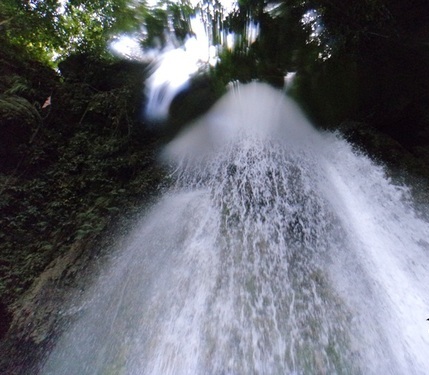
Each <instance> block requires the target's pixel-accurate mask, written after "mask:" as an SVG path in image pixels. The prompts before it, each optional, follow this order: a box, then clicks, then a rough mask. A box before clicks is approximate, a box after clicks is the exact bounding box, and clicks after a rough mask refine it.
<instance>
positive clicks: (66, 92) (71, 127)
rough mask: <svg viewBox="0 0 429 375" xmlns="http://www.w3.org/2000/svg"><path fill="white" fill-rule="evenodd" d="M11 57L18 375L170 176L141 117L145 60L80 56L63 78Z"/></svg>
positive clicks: (4, 151) (7, 254) (11, 287)
mask: <svg viewBox="0 0 429 375" xmlns="http://www.w3.org/2000/svg"><path fill="white" fill-rule="evenodd" d="M0 62H1V63H0V67H1V68H0V87H1V92H2V94H1V95H0V228H1V231H0V243H1V244H0V259H1V260H0V275H1V276H0V315H1V316H0V321H1V322H2V324H1V329H0V334H1V338H2V341H1V348H2V353H6V354H8V355H2V358H1V366H0V373H2V374H3V373H7V374H14V373H17V374H19V373H28V372H25V371H28V369H29V368H30V367H31V366H32V365H31V363H32V362H33V361H36V358H37V356H38V353H40V352H41V350H42V348H44V347H46V345H49V342H50V339H52V337H53V336H54V334H55V332H56V327H57V324H58V322H59V321H60V320H61V319H62V318H61V316H60V314H59V313H58V312H59V310H60V309H61V307H60V306H61V305H62V304H63V303H66V302H65V300H66V298H65V297H66V296H67V295H70V294H73V293H77V292H76V291H79V290H80V288H84V285H83V284H80V282H81V281H82V280H88V278H90V277H91V274H92V273H94V272H95V271H94V267H95V265H94V264H95V263H96V262H95V259H97V258H99V257H100V256H101V254H102V253H103V251H105V252H108V251H107V250H106V249H107V248H108V247H109V246H108V243H109V241H110V242H113V234H112V233H115V234H116V235H118V236H119V235H120V233H118V227H120V228H122V229H123V231H125V232H126V228H127V224H126V222H125V220H123V219H120V218H121V217H123V216H124V213H125V212H126V213H127V216H133V215H134V214H135V213H137V212H138V211H139V210H140V209H141V207H142V206H144V205H145V203H147V202H148V201H150V200H151V199H152V198H153V197H154V196H156V194H157V189H158V186H159V184H160V182H161V180H163V174H164V173H163V171H162V169H161V168H160V167H159V166H158V164H157V162H156V160H155V159H156V158H155V152H156V150H157V149H158V147H159V144H160V140H159V136H155V135H154V134H152V133H149V132H147V131H146V130H145V126H144V124H143V123H142V121H141V116H140V111H141V107H142V105H143V97H142V94H143V82H144V75H145V66H142V65H139V64H135V63H128V62H123V61H114V60H105V59H101V58H97V57H94V56H88V55H80V56H74V57H71V58H70V59H69V61H65V62H64V63H63V64H60V69H61V75H60V74H58V73H56V72H55V71H54V70H52V69H51V68H49V67H46V66H44V65H42V64H40V63H38V62H34V61H31V60H28V59H27V58H26V57H25V56H24V55H22V54H20V53H19V51H16V50H13V49H8V48H7V46H5V45H2V47H1V48H0ZM164 183H167V182H165V180H164ZM102 239H103V240H102ZM103 249H104V250H103ZM94 262H95V263H94ZM85 275H86V276H85ZM67 299H68V298H67Z"/></svg>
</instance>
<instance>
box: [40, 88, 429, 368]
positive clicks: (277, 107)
mask: <svg viewBox="0 0 429 375" xmlns="http://www.w3.org/2000/svg"><path fill="white" fill-rule="evenodd" d="M164 157H165V159H166V160H167V161H170V162H172V163H174V164H175V168H176V170H175V176H176V177H177V183H176V186H175V187H174V189H172V191H170V193H168V194H166V195H165V196H164V197H163V198H162V199H161V200H160V202H159V203H158V204H157V205H156V206H155V207H153V209H152V211H151V213H149V214H148V215H147V216H146V217H145V218H144V219H143V220H142V222H141V223H140V224H139V226H138V229H137V230H136V231H135V233H134V235H133V236H132V237H131V238H130V239H129V243H128V245H127V246H126V247H125V248H124V249H122V250H121V252H120V256H119V257H118V259H117V261H116V262H115V263H114V264H113V265H112V267H111V269H110V270H106V273H105V274H104V276H103V277H102V278H101V279H100V280H98V281H97V282H96V283H95V286H94V288H93V290H92V292H91V294H90V295H89V296H88V299H87V300H86V301H85V302H84V303H83V305H82V306H83V307H82V309H81V312H80V317H79V318H78V319H77V321H76V323H75V324H74V325H73V326H72V327H71V329H70V330H69V331H68V332H66V334H65V335H64V336H63V337H62V338H61V339H60V340H59V342H58V344H57V346H56V348H54V350H53V352H52V353H51V355H50V357H49V358H48V360H47V362H46V364H45V367H44V369H43V371H42V373H43V374H46V375H48V374H54V375H61V374H63V375H74V374H76V375H84V374H99V375H101V374H103V375H107V374H127V375H128V374H130V375H137V374H160V375H166V374H178V375H181V374H234V375H235V374H377V375H379V374H407V375H408V374H428V373H429V333H428V325H427V322H426V318H427V317H428V316H429V292H428V286H429V272H428V264H429V262H428V260H429V259H428V258H429V257H428V251H429V244H428V242H427V241H428V239H429V225H428V223H426V222H424V221H422V220H421V219H419V218H418V217H417V216H416V214H415V212H414V210H413V207H412V205H411V203H410V201H409V199H408V192H407V189H406V188H404V187H398V186H394V185H393V184H392V183H390V182H389V180H388V179H387V178H386V177H385V175H384V172H383V169H382V168H380V167H378V166H376V165H374V164H373V163H372V162H371V161H370V160H369V159H368V158H367V157H365V156H363V155H358V154H356V153H355V152H353V150H352V148H351V146H350V145H349V144H348V143H347V142H345V141H344V140H342V139H340V138H339V137H338V136H336V135H333V134H321V133H318V132H316V131H315V130H313V128H312V127H311V126H310V125H309V124H308V122H307V120H306V119H305V118H304V117H303V116H302V114H301V113H300V111H299V110H298V109H297V108H296V107H295V105H294V104H293V103H291V102H290V101H289V100H287V99H286V98H284V96H283V95H282V94H281V93H279V92H277V91H275V90H273V89H271V88H269V87H268V86H265V85H262V84H256V83H254V84H250V85H247V86H239V87H238V88H235V89H234V90H232V91H231V92H230V93H229V94H227V96H226V97H225V98H224V99H222V100H221V101H220V103H218V104H217V105H216V106H215V107H214V108H213V109H212V111H211V112H210V113H209V114H207V116H205V117H204V118H203V119H201V120H200V121H199V122H198V123H196V124H194V126H193V127H191V128H190V129H189V130H187V132H186V133H185V134H182V135H181V136H180V137H179V138H178V139H177V140H175V141H173V142H172V143H171V144H170V145H169V146H168V147H167V148H166V150H165V152H164Z"/></svg>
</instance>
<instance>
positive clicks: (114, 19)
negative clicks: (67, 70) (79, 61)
mask: <svg viewBox="0 0 429 375" xmlns="http://www.w3.org/2000/svg"><path fill="white" fill-rule="evenodd" d="M134 16H135V15H134V12H133V10H132V8H131V7H129V6H128V0H90V1H80V0H69V1H66V2H65V3H64V6H63V7H62V6H61V2H60V1H59V0H49V1H42V0H33V1H30V2H22V1H17V0H3V1H2V2H1V3H0V29H3V31H4V35H3V38H4V39H5V40H7V41H8V42H9V43H11V44H13V45H16V46H20V47H22V48H25V49H26V50H27V51H28V53H29V54H30V55H31V56H33V57H34V58H36V59H37V60H39V61H45V62H47V63H51V62H52V61H53V59H54V58H56V57H57V56H66V55H69V54H71V53H72V52H82V51H93V52H94V51H97V53H98V54H103V53H106V52H105V47H106V43H107V41H108V39H109V36H110V35H112V34H113V33H117V32H119V31H126V30H130V29H133V28H134V29H135V28H137V27H138V26H139V25H138V23H137V22H136V20H135V18H134Z"/></svg>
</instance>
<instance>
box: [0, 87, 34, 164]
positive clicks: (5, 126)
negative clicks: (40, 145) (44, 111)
mask: <svg viewBox="0 0 429 375" xmlns="http://www.w3.org/2000/svg"><path fill="white" fill-rule="evenodd" d="M41 121H42V119H41V117H40V115H39V113H38V111H37V110H36V109H35V108H34V106H33V105H32V104H31V103H30V102H29V101H28V100H27V99H24V98H22V97H19V96H16V95H12V96H8V95H0V160H1V163H0V172H8V171H11V170H13V169H14V168H16V167H17V166H18V164H19V161H20V159H21V157H22V155H21V152H20V146H22V145H24V144H28V143H30V142H31V138H32V135H33V134H34V133H35V131H36V129H37V128H38V127H39V126H40V125H41Z"/></svg>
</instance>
